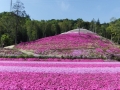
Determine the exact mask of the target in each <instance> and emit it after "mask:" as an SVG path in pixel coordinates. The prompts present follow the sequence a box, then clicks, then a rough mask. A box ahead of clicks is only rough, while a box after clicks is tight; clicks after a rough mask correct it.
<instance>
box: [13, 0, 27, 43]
mask: <svg viewBox="0 0 120 90" xmlns="http://www.w3.org/2000/svg"><path fill="white" fill-rule="evenodd" d="M24 8H25V7H24V4H23V3H22V2H21V1H20V0H17V1H16V3H15V4H14V5H13V8H12V15H13V16H14V17H15V18H16V21H15V23H16V25H15V44H17V37H18V36H17V33H18V28H19V25H20V20H21V19H22V18H21V17H25V16H26V12H25V10H24Z"/></svg>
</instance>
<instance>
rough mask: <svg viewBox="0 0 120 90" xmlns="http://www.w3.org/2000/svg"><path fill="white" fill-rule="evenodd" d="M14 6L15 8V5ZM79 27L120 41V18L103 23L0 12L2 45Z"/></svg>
mask: <svg viewBox="0 0 120 90" xmlns="http://www.w3.org/2000/svg"><path fill="white" fill-rule="evenodd" d="M13 8H14V9H15V5H14V7H13ZM17 11H18V10H17ZM24 13H25V12H24ZM78 27H79V28H85V29H88V30H91V31H93V32H95V33H97V34H99V35H101V36H103V37H105V38H108V39H111V40H112V41H114V42H116V43H120V19H115V18H112V19H111V22H110V23H102V24H101V23H100V20H99V19H98V20H95V19H92V21H91V22H88V21H84V20H82V19H81V18H78V19H77V20H70V19H60V20H55V19H52V20H40V21H39V20H31V19H30V16H29V15H28V14H25V15H23V14H20V15H19V12H17V14H16V12H15V11H13V12H2V13H0V46H3V45H4V46H7V45H12V44H18V43H20V42H26V41H33V40H36V39H40V38H44V37H48V36H53V35H57V34H60V33H63V32H66V31H69V30H72V29H76V28H78Z"/></svg>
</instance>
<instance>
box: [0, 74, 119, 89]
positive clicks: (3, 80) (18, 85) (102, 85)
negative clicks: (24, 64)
mask: <svg viewBox="0 0 120 90" xmlns="http://www.w3.org/2000/svg"><path fill="white" fill-rule="evenodd" d="M106 76H107V77H106ZM119 77H120V73H117V74H114V73H113V74H109V73H97V74H89V73H85V74H57V73H55V74H52V73H25V72H24V73H18V72H12V73H8V72H0V89H1V90H119V89H120V78H119Z"/></svg>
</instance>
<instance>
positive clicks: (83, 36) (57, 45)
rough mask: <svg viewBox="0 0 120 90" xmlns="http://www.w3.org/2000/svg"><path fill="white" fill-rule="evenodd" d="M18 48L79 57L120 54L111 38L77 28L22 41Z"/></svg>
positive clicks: (108, 57)
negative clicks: (104, 37)
mask: <svg viewBox="0 0 120 90" xmlns="http://www.w3.org/2000/svg"><path fill="white" fill-rule="evenodd" d="M16 48H18V49H22V50H26V51H30V52H33V53H36V54H39V55H49V56H50V55H52V56H72V57H79V58H106V59H110V58H112V57H114V55H119V54H120V48H119V47H118V46H116V45H115V44H114V43H112V42H111V41H110V40H107V39H103V38H102V37H101V36H99V35H97V34H95V33H93V32H91V31H89V30H86V29H80V33H79V29H75V30H71V31H69V32H66V33H62V34H60V35H56V36H51V37H46V38H42V39H39V40H36V41H31V42H25V43H20V44H19V45H17V46H16Z"/></svg>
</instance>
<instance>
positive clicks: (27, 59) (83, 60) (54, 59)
mask: <svg viewBox="0 0 120 90" xmlns="http://www.w3.org/2000/svg"><path fill="white" fill-rule="evenodd" d="M0 61H58V62H61V61H64V62H104V59H58V58H48V59H39V58H0Z"/></svg>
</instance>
